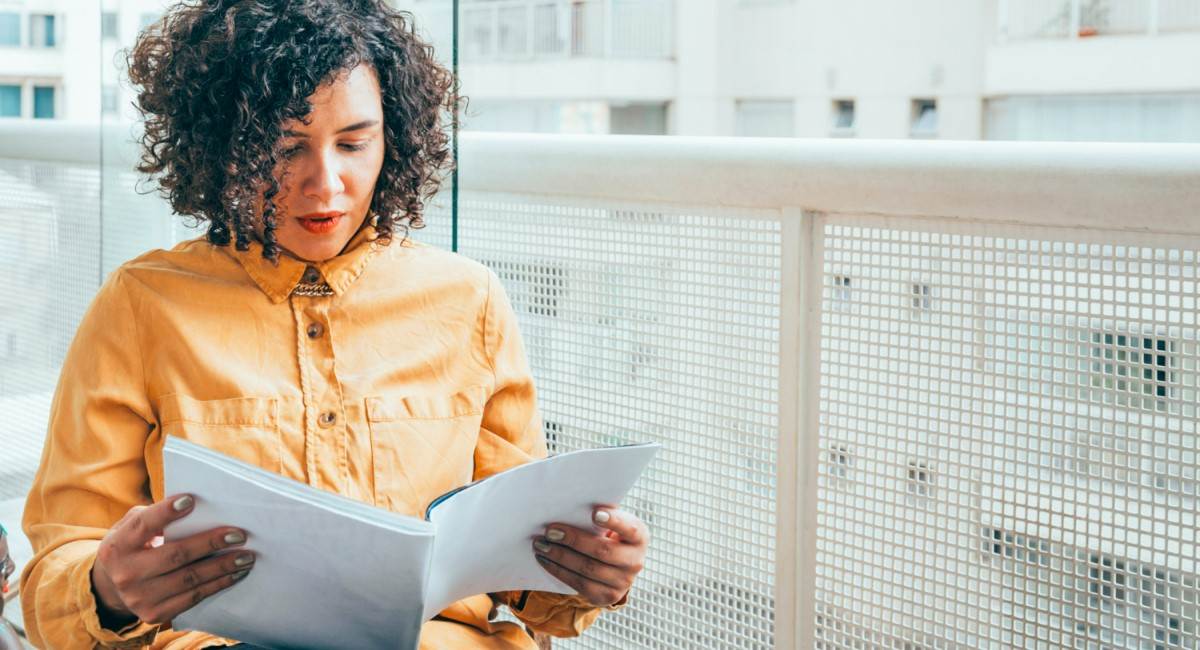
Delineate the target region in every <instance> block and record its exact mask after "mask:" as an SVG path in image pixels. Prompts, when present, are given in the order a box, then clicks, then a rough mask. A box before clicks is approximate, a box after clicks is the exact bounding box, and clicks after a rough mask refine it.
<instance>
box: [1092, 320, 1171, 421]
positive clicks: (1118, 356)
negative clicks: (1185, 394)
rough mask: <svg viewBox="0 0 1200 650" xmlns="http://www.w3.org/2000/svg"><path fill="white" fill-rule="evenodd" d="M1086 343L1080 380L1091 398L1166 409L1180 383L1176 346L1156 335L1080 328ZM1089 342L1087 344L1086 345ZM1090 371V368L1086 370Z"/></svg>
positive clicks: (1121, 404)
mask: <svg viewBox="0 0 1200 650" xmlns="http://www.w3.org/2000/svg"><path fill="white" fill-rule="evenodd" d="M1080 338H1081V339H1085V340H1086V341H1087V344H1085V345H1084V346H1081V347H1082V350H1081V351H1082V352H1085V353H1086V354H1088V356H1089V358H1088V359H1085V360H1081V361H1082V364H1081V366H1082V367H1083V368H1084V369H1085V373H1084V375H1083V376H1082V377H1081V378H1080V382H1081V383H1084V384H1085V385H1089V386H1090V387H1091V388H1092V391H1091V392H1090V396H1091V398H1092V399H1093V400H1098V401H1103V402H1104V403H1108V404H1111V403H1114V402H1115V403H1116V404H1117V405H1119V406H1129V407H1133V408H1142V409H1146V410H1151V411H1163V410H1166V407H1167V400H1169V399H1175V398H1176V397H1177V396H1178V395H1177V392H1178V391H1177V389H1176V386H1177V385H1178V384H1179V375H1178V372H1177V371H1178V368H1179V363H1180V359H1179V346H1178V344H1177V343H1176V342H1175V341H1173V340H1169V339H1166V338H1163V337H1159V336H1152V335H1145V334H1138V333H1137V332H1132V333H1130V332H1096V331H1093V332H1091V333H1090V334H1089V333H1088V332H1086V331H1085V332H1081V333H1080ZM1089 344H1090V345H1089ZM1088 371H1090V372H1088Z"/></svg>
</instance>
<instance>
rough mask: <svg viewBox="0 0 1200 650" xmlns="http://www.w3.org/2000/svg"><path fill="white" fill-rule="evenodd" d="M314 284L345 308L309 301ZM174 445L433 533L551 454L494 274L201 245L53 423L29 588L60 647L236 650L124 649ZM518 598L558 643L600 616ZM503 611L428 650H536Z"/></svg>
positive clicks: (127, 307)
mask: <svg viewBox="0 0 1200 650" xmlns="http://www.w3.org/2000/svg"><path fill="white" fill-rule="evenodd" d="M314 268H315V272H319V275H320V277H319V278H316V277H315V273H314V270H313V269H314ZM306 276H307V277H306ZM314 279H318V280H323V281H324V282H325V283H327V284H328V286H329V288H330V289H332V295H304V294H312V293H319V292H311V291H310V292H304V291H294V289H296V287H297V284H298V283H302V282H304V281H311V280H314ZM326 293H328V292H326ZM168 435H173V436H180V437H183V438H187V439H189V440H192V441H194V442H197V443H200V444H203V445H205V446H207V447H210V448H212V449H216V450H218V451H221V452H224V453H226V454H229V455H231V456H234V457H237V458H240V459H242V460H245V461H248V462H251V463H254V464H255V465H258V466H260V467H263V468H265V469H268V470H271V471H273V472H277V473H279V474H282V475H284V476H287V477H290V478H293V479H296V480H298V481H303V482H305V483H307V484H309V485H313V486H316V487H318V488H321V489H324V490H329V491H331V492H336V493H338V494H343V495H346V496H349V497H352V498H354V499H359V500H361V501H366V502H369V503H374V504H375V505H377V506H379V507H381V508H387V509H389V510H393V511H396V512H400V513H404V514H408V515H414V516H420V515H421V514H423V512H424V510H425V507H426V506H427V505H428V504H429V502H430V501H432V500H433V499H434V498H435V497H437V496H438V495H440V494H442V493H444V492H446V491H447V490H450V489H452V488H454V487H457V486H459V485H463V484H464V483H467V482H470V481H472V480H475V479H479V478H482V477H485V476H488V475H491V474H494V473H496V472H499V471H501V470H504V469H507V468H509V467H512V466H514V465H518V464H521V463H524V462H527V461H529V460H531V459H534V458H539V457H543V456H545V455H546V445H545V439H544V437H543V433H542V427H541V420H540V416H539V415H538V412H537V408H536V405H535V393H534V386H533V381H532V378H531V376H530V371H529V365H528V361H527V360H526V357H525V351H524V347H523V344H522V342H521V337H520V334H519V332H518V331H517V323H516V318H515V316H514V314H513V312H512V307H511V306H510V304H509V302H508V298H507V296H506V295H505V293H504V291H503V289H502V288H501V287H500V285H499V282H498V280H497V279H496V277H495V275H494V274H492V273H491V272H490V271H489V270H487V269H486V268H485V267H483V266H482V265H480V264H477V263H475V262H472V261H469V260H467V259H465V258H463V257H460V256H458V255H454V254H452V253H448V252H445V251H441V250H438V249H436V248H433V247H429V246H424V245H420V244H415V243H413V242H411V241H404V242H402V241H400V240H399V239H396V240H394V241H393V242H392V243H391V244H385V243H383V242H381V241H377V240H376V239H375V232H374V229H373V228H371V227H370V226H367V227H364V229H363V230H362V231H360V232H359V234H358V235H357V236H356V237H355V238H354V240H352V241H351V243H350V245H349V246H348V247H347V251H346V252H345V253H343V254H342V255H339V256H338V257H335V258H333V259H330V260H327V261H325V262H323V263H319V264H314V265H312V266H311V267H308V268H306V265H305V264H304V263H303V262H300V261H297V260H295V259H291V258H286V257H285V258H282V259H280V261H279V263H278V264H273V263H271V262H268V261H267V260H264V259H263V258H262V257H261V247H259V246H258V245H254V246H252V247H251V250H249V251H247V252H238V251H236V250H234V249H232V248H229V247H218V246H213V245H211V244H209V243H207V242H206V241H203V240H192V241H188V242H184V243H182V244H180V245H178V246H176V247H175V248H174V249H173V250H170V251H154V252H151V253H147V254H145V255H143V256H141V257H139V258H137V259H135V260H132V261H130V262H128V263H126V264H124V265H123V266H121V268H119V269H118V270H117V271H115V272H114V273H113V274H112V275H111V276H110V277H109V278H108V281H107V282H106V283H105V284H104V286H103V287H102V288H101V289H100V291H99V293H98V294H97V296H96V298H95V300H94V302H93V303H92V305H91V307H90V309H89V311H88V313H87V314H86V315H85V316H84V318H83V321H82V322H81V324H80V326H79V330H78V333H77V334H76V337H75V341H74V343H73V344H72V346H71V349H70V351H69V353H68V355H67V358H66V361H65V363H64V365H63V369H62V375H61V378H60V380H59V385H58V389H57V391H56V394H55V397H54V401H53V404H52V406H51V413H50V424H49V431H48V433H47V436H46V445H45V451H44V452H43V455H42V461H41V466H40V468H39V470H38V473H37V477H36V479H35V480H34V484H33V487H32V489H31V491H30V493H29V499H28V502H27V505H26V507H25V518H24V527H25V531H26V533H27V534H28V536H29V539H30V540H31V541H32V543H33V546H34V550H35V551H36V555H35V557H34V558H33V560H32V561H31V562H30V563H29V564H28V565H27V567H26V569H25V571H24V572H23V574H22V576H21V596H22V605H23V611H24V613H25V624H26V629H27V631H28V633H29V638H30V640H31V641H33V643H35V644H36V645H38V646H39V647H52V648H91V647H93V646H95V645H97V644H98V645H100V646H102V647H104V646H108V647H141V646H144V645H149V646H151V647H153V648H172V649H174V648H197V647H205V646H220V645H230V644H232V643H235V642H234V641H232V640H228V639H221V638H217V637H213V636H211V635H207V634H204V633H201V632H178V631H174V630H171V629H169V628H165V627H164V628H159V627H156V626H151V625H147V624H144V623H139V624H135V625H133V626H131V627H129V628H126V629H124V630H119V631H111V630H107V629H105V628H103V627H101V625H100V621H99V619H98V617H97V612H96V601H95V597H94V595H93V592H92V589H91V578H90V575H91V568H92V563H93V561H94V559H95V554H96V548H97V546H98V545H99V540H100V539H101V538H102V537H103V536H104V535H105V533H106V532H107V531H108V529H109V528H110V527H111V526H112V525H113V524H114V523H116V521H117V520H118V519H120V518H121V517H122V516H123V515H124V514H125V512H126V511H128V510H129V509H130V508H131V507H133V506H135V505H139V504H148V503H150V502H152V501H158V500H160V499H162V498H163V497H164V496H166V495H164V494H163V476H162V446H163V442H164V439H165V437H166V436H168ZM249 533H250V535H251V536H252V537H253V534H254V531H253V530H250V531H249ZM481 534H486V531H481ZM531 552H532V551H531ZM233 588H234V589H236V588H237V587H236V586H234V587H233ZM396 588H397V589H404V588H405V586H404V585H396ZM312 589H313V591H314V592H315V597H318V598H319V597H320V590H321V585H319V584H314V585H313V586H312ZM496 596H497V600H499V601H500V602H502V603H505V604H507V605H509V607H510V608H511V609H513V610H514V612H515V613H516V614H517V616H518V617H519V618H521V619H522V620H523V621H524V622H525V623H526V625H528V626H529V627H530V628H531V629H533V630H536V631H540V632H545V633H549V634H553V635H557V636H571V635H575V634H579V633H580V632H582V631H583V630H584V629H585V628H586V627H587V626H588V625H590V624H591V622H592V621H593V620H595V618H596V616H597V615H598V614H599V610H597V609H595V608H592V607H589V606H587V605H586V603H585V602H584V601H583V600H582V599H580V598H579V597H577V596H561V595H555V594H547V593H540V592H534V593H505V594H497V595H496ZM492 604H493V601H492V599H491V598H489V597H488V596H487V595H480V596H476V597H473V598H469V599H466V600H463V601H460V602H458V603H456V604H454V605H452V606H451V607H450V608H448V609H447V610H446V611H445V612H442V614H441V615H440V616H438V617H437V618H435V619H434V620H433V621H430V622H429V623H427V624H426V625H425V627H424V628H423V629H422V635H421V648H422V649H430V650H432V649H434V648H438V649H440V648H506V649H510V648H533V647H534V644H533V642H532V640H531V639H530V637H529V635H528V634H527V633H526V632H525V630H522V629H521V628H520V627H519V626H518V625H516V624H513V623H506V622H490V621H489V620H488V615H489V610H491V608H492ZM247 615H248V616H253V615H254V613H253V612H247Z"/></svg>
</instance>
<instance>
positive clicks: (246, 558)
mask: <svg viewBox="0 0 1200 650" xmlns="http://www.w3.org/2000/svg"><path fill="white" fill-rule="evenodd" d="M247 564H254V555H253V554H251V553H243V554H241V555H239V556H237V557H236V558H234V560H233V565H234V566H246V565H247Z"/></svg>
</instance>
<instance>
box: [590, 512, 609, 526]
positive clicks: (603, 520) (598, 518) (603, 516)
mask: <svg viewBox="0 0 1200 650" xmlns="http://www.w3.org/2000/svg"><path fill="white" fill-rule="evenodd" d="M609 519H612V515H610V514H608V511H607V510H597V511H596V514H594V515H592V520H593V521H595V522H596V523H598V524H607V523H608V520H609Z"/></svg>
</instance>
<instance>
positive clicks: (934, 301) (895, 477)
mask: <svg viewBox="0 0 1200 650" xmlns="http://www.w3.org/2000/svg"><path fill="white" fill-rule="evenodd" d="M74 129H77V130H74ZM88 133H91V140H90V142H91V143H92V145H93V146H81V142H84V143H86V142H89V140H86V139H85V136H86V134H88ZM0 141H2V142H4V143H5V149H4V150H3V151H0V205H3V206H4V208H2V210H3V211H0V232H2V233H4V237H3V239H0V242H2V244H0V245H3V246H6V247H8V248H5V249H4V250H5V253H4V259H5V260H15V264H12V263H10V264H12V265H10V267H9V272H10V274H15V277H16V278H18V281H14V282H11V283H10V285H9V288H10V293H11V294H12V295H10V300H9V301H7V302H6V303H5V304H6V305H7V308H6V309H5V310H3V316H2V319H0V327H4V328H6V329H5V331H3V332H0V343H4V342H5V341H9V343H7V346H8V347H0V352H4V351H6V350H7V351H8V352H7V355H8V356H6V357H3V358H0V364H3V365H0V385H2V386H3V391H4V393H3V399H5V400H6V401H7V402H8V405H9V406H10V408H9V410H8V412H9V413H10V418H9V421H8V425H9V426H8V428H6V430H5V431H6V432H5V445H6V448H7V449H17V450H18V451H19V453H18V455H17V456H8V457H6V463H7V464H6V466H4V467H3V468H0V489H2V490H3V492H0V501H2V500H3V499H10V500H12V499H18V498H19V496H20V494H21V492H22V488H23V486H24V485H27V481H28V477H29V476H30V474H31V472H32V469H33V465H32V462H33V459H35V458H36V452H37V448H38V445H39V444H40V436H41V427H42V424H43V423H44V421H45V413H46V409H47V408H48V401H49V395H50V391H51V390H52V388H53V377H54V374H55V372H56V369H57V364H58V362H59V361H60V359H61V356H62V351H63V346H64V345H65V342H66V340H67V339H68V338H69V336H70V334H71V332H72V330H73V327H74V323H75V322H76V321H77V319H78V317H79V314H80V313H81V312H82V310H83V309H84V307H85V306H86V303H87V300H88V299H89V297H90V295H91V293H92V292H93V291H94V290H95V288H96V287H97V285H98V283H99V281H100V279H101V277H102V276H103V274H104V273H106V272H107V271H108V270H109V269H111V268H112V267H113V266H115V265H116V264H117V263H119V261H120V260H122V259H124V258H127V257H129V256H132V255H133V254H135V253H136V252H137V250H138V249H140V248H145V247H147V246H151V245H167V244H170V243H171V242H172V241H174V240H175V239H177V238H178V237H181V236H185V235H186V234H187V233H185V232H184V231H183V230H182V229H179V230H175V228H177V227H176V226H174V225H172V224H173V221H172V218H171V217H170V216H169V215H168V214H167V211H166V210H165V209H164V208H163V206H162V205H161V204H159V203H158V202H157V200H156V199H153V198H149V197H142V196H137V195H135V194H133V193H132V192H131V191H130V190H129V188H131V187H132V181H133V175H132V174H130V173H128V172H126V171H124V169H126V168H127V167H125V166H126V165H128V154H129V151H128V150H127V149H124V148H122V147H109V148H106V154H105V156H104V157H103V160H104V165H103V166H102V165H101V164H100V163H99V156H98V155H97V154H96V153H95V152H97V151H98V150H99V149H100V144H99V143H98V142H96V136H95V128H94V127H91V128H90V129H88V128H84V127H72V126H70V125H66V126H64V125H41V124H36V125H21V126H20V128H19V129H18V128H17V127H15V126H8V125H0ZM106 142H110V143H111V142H115V140H107V141H106ZM461 178H462V188H461V189H462V195H461V200H460V205H459V220H458V223H459V226H458V228H459V232H458V241H459V242H460V251H461V252H463V253H464V254H466V255H469V256H471V257H473V258H475V259H478V260H481V261H483V262H485V263H487V264H489V265H490V266H491V267H492V268H493V269H495V270H496V272H497V273H498V275H499V276H500V278H501V279H502V280H503V281H504V283H505V285H506V287H507V289H508V292H509V294H510V296H511V298H512V301H513V304H514V307H515V308H516V310H517V312H518V314H519V316H520V318H521V321H522V331H523V333H524V336H525V339H526V342H527V347H528V350H529V354H530V357H531V361H532V364H533V367H534V373H535V376H536V378H537V380H538V383H539V386H540V390H541V402H542V409H543V415H544V418H545V430H546V434H547V437H548V440H549V442H550V445H551V447H552V449H553V450H555V451H565V450H569V449H575V448H580V447H592V446H599V445H611V444H620V443H623V442H628V441H633V440H651V439H652V440H658V441H660V442H662V443H664V445H665V449H664V452H663V454H662V455H661V457H660V459H659V460H658V461H656V463H657V464H656V465H655V466H654V467H653V468H652V470H651V473H650V475H649V476H648V477H647V478H646V479H645V480H644V482H643V483H642V484H641V485H640V486H639V488H638V490H637V491H636V492H635V493H634V494H633V495H631V498H630V499H629V501H628V502H627V504H626V506H627V507H629V508H630V509H632V510H633V511H635V512H637V513H638V514H639V515H640V516H641V517H642V518H643V519H645V520H646V521H647V522H648V523H649V524H650V526H651V527H652V529H653V530H654V533H655V538H654V542H653V544H652V547H651V551H650V557H649V559H648V562H647V566H648V568H647V570H646V573H645V574H644V579H643V580H642V582H641V584H640V586H639V588H638V591H637V592H636V594H635V597H634V599H633V603H632V604H631V605H630V607H628V608H627V609H626V610H624V611H622V612H620V613H616V614H611V615H606V616H605V617H604V618H602V619H601V621H600V622H599V623H598V624H597V625H596V627H595V628H593V630H592V631H590V632H589V633H588V634H587V635H586V636H585V637H584V638H583V639H582V640H579V641H574V642H569V643H563V644H562V645H563V646H564V647H577V648H634V647H637V648H655V649H663V650H667V649H672V650H674V649H677V648H693V647H704V648H742V649H745V648H756V649H757V648H800V647H803V648H822V649H840V648H897V647H919V648H1013V647H1027V648H1060V647H1123V648H1140V647H1161V648H1191V649H1195V648H1197V647H1200V630H1198V629H1197V625H1198V622H1200V611H1198V610H1197V607H1198V606H1200V584H1198V583H1197V580H1198V576H1200V567H1198V566H1197V557H1198V555H1197V544H1198V543H1200V533H1198V530H1200V527H1198V522H1197V514H1196V513H1197V507H1196V498H1197V492H1198V489H1200V488H1198V485H1200V483H1198V481H1200V477H1198V476H1197V470H1198V467H1200V464H1198V459H1197V455H1196V454H1197V448H1198V445H1197V442H1198V440H1197V436H1198V435H1200V433H1198V424H1200V413H1198V412H1197V390H1200V385H1198V384H1200V317H1198V314H1200V311H1198V309H1197V295H1198V293H1200V292H1198V291H1197V283H1198V282H1200V221H1198V220H1197V218H1196V215H1197V214H1200V192H1197V191H1196V188H1197V187H1200V147H1198V146H1193V145H1153V146H1150V145H1100V144H1078V145H1062V144H1014V143H968V142H869V141H842V140H838V141H812V140H804V141H801V140H757V139H693V138H670V139H667V138H635V137H604V138H589V137H563V136H525V135H511V136H508V135H494V134H468V135H465V136H463V138H462V141H461ZM102 190H103V191H102ZM99 206H103V207H102V209H100V207H99ZM429 221H430V223H431V224H432V225H431V226H430V227H429V228H428V229H426V230H424V231H422V232H419V233H418V234H417V238H418V239H423V240H426V241H429V242H432V243H435V244H439V245H448V244H449V242H450V240H451V233H450V228H449V221H450V220H449V217H448V213H447V207H446V205H445V202H444V201H443V202H440V203H438V204H437V205H435V206H434V209H433V212H432V214H430V215H429ZM47 224H50V225H47ZM13 242H16V243H15V244H14V243H13ZM98 242H99V243H98ZM14 246H15V248H13V247H14ZM14 292H15V293H14ZM46 303H49V304H50V305H51V306H50V307H48V306H47V304H46ZM6 337H7V338H6ZM13 414H15V418H14V416H13ZM10 432H16V433H15V435H14V434H13V433H10ZM21 450H25V451H21ZM8 458H17V459H18V460H16V461H15V462H14V461H13V460H7V459H8ZM0 512H3V510H2V509H0ZM556 647H557V646H556Z"/></svg>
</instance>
